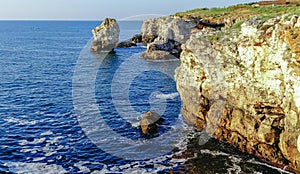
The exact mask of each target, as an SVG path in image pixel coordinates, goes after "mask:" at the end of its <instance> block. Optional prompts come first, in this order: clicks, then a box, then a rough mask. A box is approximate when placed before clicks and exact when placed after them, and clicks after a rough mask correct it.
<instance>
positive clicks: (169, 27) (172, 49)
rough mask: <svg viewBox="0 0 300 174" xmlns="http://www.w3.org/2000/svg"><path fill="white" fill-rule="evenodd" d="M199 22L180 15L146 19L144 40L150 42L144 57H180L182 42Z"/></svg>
mask: <svg viewBox="0 0 300 174" xmlns="http://www.w3.org/2000/svg"><path fill="white" fill-rule="evenodd" d="M196 25H197V24H196V23H193V22H191V21H189V20H183V19H181V18H178V17H174V16H170V17H161V18H155V19H150V20H146V21H144V23H143V26H142V34H141V38H142V42H144V43H149V42H150V41H151V42H153V43H149V44H148V46H147V51H146V52H145V53H144V54H143V55H142V57H143V58H150V59H164V58H175V57H177V58H178V57H179V55H180V52H181V49H180V46H181V44H182V43H185V42H186V41H187V39H188V38H189V37H190V34H191V29H192V28H193V27H195V26H196Z"/></svg>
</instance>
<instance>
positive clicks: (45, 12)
mask: <svg viewBox="0 0 300 174" xmlns="http://www.w3.org/2000/svg"><path fill="white" fill-rule="evenodd" d="M246 2H253V1H249V0H226V1H225V0H216V1H213V0H0V20H14V19H19V20H26V19H27V20H30V19H47V20H99V19H103V18H105V17H113V18H117V19H124V18H125V19H143V18H147V17H149V16H153V15H144V14H157V15H170V14H174V13H175V12H178V11H186V10H189V9H194V8H203V7H224V6H228V5H234V4H238V3H246ZM133 16H136V17H133ZM154 16H155V15H154Z"/></svg>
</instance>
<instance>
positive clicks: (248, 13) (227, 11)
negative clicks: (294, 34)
mask: <svg viewBox="0 0 300 174" xmlns="http://www.w3.org/2000/svg"><path fill="white" fill-rule="evenodd" d="M282 14H295V15H300V6H296V5H284V6H272V5H266V6H255V3H250V4H241V5H235V6H230V7H227V8H211V9H208V8H198V9H194V10H189V11H186V12H179V13H176V14H175V15H176V16H180V17H184V16H191V17H196V18H203V19H210V20H212V19H214V20H218V19H222V18H227V17H233V18H242V17H246V18H248V17H255V16H258V17H264V18H269V17H272V16H276V15H282Z"/></svg>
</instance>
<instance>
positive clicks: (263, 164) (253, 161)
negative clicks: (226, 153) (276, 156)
mask: <svg viewBox="0 0 300 174" xmlns="http://www.w3.org/2000/svg"><path fill="white" fill-rule="evenodd" d="M247 162H249V163H252V164H258V165H262V166H267V167H269V168H271V169H274V170H277V171H279V172H281V173H286V174H293V173H292V172H289V171H285V170H283V169H280V168H277V167H274V166H271V165H269V164H266V163H261V162H259V161H255V160H254V159H251V160H248V161H247Z"/></svg>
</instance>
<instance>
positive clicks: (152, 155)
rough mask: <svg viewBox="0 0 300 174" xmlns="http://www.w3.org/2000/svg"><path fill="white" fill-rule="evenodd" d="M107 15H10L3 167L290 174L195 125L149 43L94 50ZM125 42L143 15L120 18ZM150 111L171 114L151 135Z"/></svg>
mask: <svg viewBox="0 0 300 174" xmlns="http://www.w3.org/2000/svg"><path fill="white" fill-rule="evenodd" d="M100 23H101V21H0V78H1V79H0V173H28V174H35V173H41V174H43V173H94V174H95V173H203V174H210V173H211V174H213V173H257V174H259V173H272V174H276V173H289V172H286V171H283V170H282V169H279V168H276V167H274V166H271V165H269V164H268V163H266V162H263V161H261V160H259V159H256V158H255V157H253V156H250V155H247V154H245V153H242V152H240V151H239V150H238V149H236V148H234V147H232V146H230V145H227V144H225V143H220V142H218V141H217V140H215V139H213V138H212V137H211V136H210V135H208V134H206V133H205V132H198V131H196V130H195V128H194V127H193V126H189V125H187V124H186V123H185V122H184V120H183V117H182V115H181V107H182V105H181V100H180V95H179V93H178V92H177V90H176V83H175V81H174V70H175V68H176V67H178V66H179V65H180V61H179V60H165V61H154V60H145V59H141V58H140V54H141V53H142V52H144V51H145V50H146V46H145V45H143V44H138V46H137V47H131V48H116V49H115V53H114V54H108V53H101V54H100V53H99V54H98V53H92V52H90V50H89V48H90V45H91V39H92V34H91V30H92V29H93V28H95V27H96V26H98V25H99V24H100ZM119 25H120V29H121V33H120V41H127V40H129V39H130V37H132V36H133V35H135V34H138V33H140V32H141V25H142V21H119ZM147 111H154V112H157V113H158V114H160V115H161V117H162V118H163V121H162V123H161V124H159V125H158V127H157V131H156V132H154V133H153V134H150V135H144V134H142V133H141V130H140V128H139V121H140V119H141V118H142V116H143V114H144V113H145V112H147Z"/></svg>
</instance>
